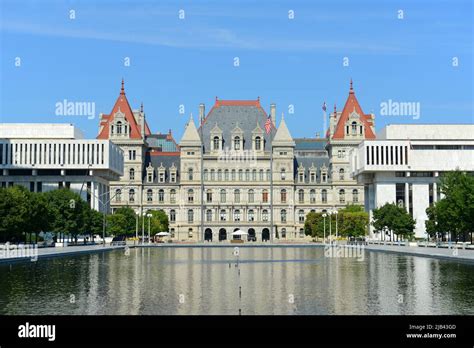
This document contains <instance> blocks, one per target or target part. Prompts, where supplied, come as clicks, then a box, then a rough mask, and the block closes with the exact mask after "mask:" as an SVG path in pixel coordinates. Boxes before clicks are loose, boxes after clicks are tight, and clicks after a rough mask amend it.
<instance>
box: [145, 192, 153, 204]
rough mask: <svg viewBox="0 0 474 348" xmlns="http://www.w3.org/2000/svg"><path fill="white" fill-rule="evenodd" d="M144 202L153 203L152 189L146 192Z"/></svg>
mask: <svg viewBox="0 0 474 348" xmlns="http://www.w3.org/2000/svg"><path fill="white" fill-rule="evenodd" d="M146 201H147V202H151V201H153V190H152V189H148V190H146Z"/></svg>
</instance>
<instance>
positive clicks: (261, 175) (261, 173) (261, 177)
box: [258, 169, 263, 181]
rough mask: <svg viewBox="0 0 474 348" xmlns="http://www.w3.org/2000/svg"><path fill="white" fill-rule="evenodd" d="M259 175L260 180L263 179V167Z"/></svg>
mask: <svg viewBox="0 0 474 348" xmlns="http://www.w3.org/2000/svg"><path fill="white" fill-rule="evenodd" d="M259 176H260V177H259V178H258V179H259V180H260V181H263V169H260V174H259Z"/></svg>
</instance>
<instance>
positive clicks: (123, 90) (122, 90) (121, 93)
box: [120, 77, 125, 95]
mask: <svg viewBox="0 0 474 348" xmlns="http://www.w3.org/2000/svg"><path fill="white" fill-rule="evenodd" d="M120 95H125V88H124V82H123V77H122V88H121V89H120Z"/></svg>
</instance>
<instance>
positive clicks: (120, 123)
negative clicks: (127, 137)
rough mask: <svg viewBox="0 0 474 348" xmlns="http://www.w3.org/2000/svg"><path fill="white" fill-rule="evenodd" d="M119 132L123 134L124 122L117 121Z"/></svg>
mask: <svg viewBox="0 0 474 348" xmlns="http://www.w3.org/2000/svg"><path fill="white" fill-rule="evenodd" d="M117 134H122V122H121V121H118V122H117Z"/></svg>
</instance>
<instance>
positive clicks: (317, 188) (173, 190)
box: [99, 83, 374, 241]
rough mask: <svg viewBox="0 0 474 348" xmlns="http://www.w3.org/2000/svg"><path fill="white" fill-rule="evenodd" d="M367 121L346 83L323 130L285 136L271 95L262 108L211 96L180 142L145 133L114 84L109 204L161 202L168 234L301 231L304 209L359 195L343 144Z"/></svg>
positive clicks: (362, 135)
mask: <svg viewBox="0 0 474 348" xmlns="http://www.w3.org/2000/svg"><path fill="white" fill-rule="evenodd" d="M373 127H374V125H373V115H366V114H364V113H363V112H362V110H361V108H360V106H359V104H358V102H357V99H356V98H355V95H354V92H353V89H352V83H351V89H350V93H349V97H348V99H347V102H346V105H345V107H344V109H343V111H342V112H337V110H335V113H334V114H332V115H331V116H330V128H329V130H328V133H327V134H326V137H325V138H293V137H292V136H291V133H290V131H289V129H288V127H287V125H286V122H285V120H284V117H283V116H282V118H281V121H280V124H279V125H278V127H277V126H276V106H275V104H272V105H271V106H270V114H269V115H267V113H266V112H265V110H264V109H263V108H262V106H261V105H260V100H259V99H257V100H219V99H217V98H216V101H215V104H214V105H213V107H212V109H211V110H210V112H209V113H208V114H207V115H206V114H205V105H204V104H201V105H200V106H199V124H198V127H197V126H196V124H195V122H194V120H193V118H192V117H191V118H190V119H189V122H188V123H187V125H186V128H185V131H184V134H183V137H182V139H181V141H180V142H179V145H178V144H177V143H176V142H175V140H174V139H173V136H172V133H171V131H169V133H168V134H151V132H150V130H149V128H148V125H147V124H146V121H145V113H144V111H143V107H141V108H140V110H132V109H131V108H130V106H129V104H128V101H127V99H126V97H125V91H124V89H123V85H122V91H121V93H120V96H119V98H118V100H117V102H116V104H115V106H114V108H113V109H112V112H111V113H110V114H109V115H102V117H101V123H100V129H99V138H104V139H105V138H106V139H110V140H112V141H113V142H114V143H115V144H117V145H119V146H120V147H121V148H122V149H123V151H124V175H123V176H122V177H121V179H120V180H119V181H116V182H112V183H111V196H112V198H113V199H112V209H116V208H118V207H122V206H130V207H132V208H133V209H135V210H136V211H137V212H141V213H144V212H146V211H147V210H150V209H161V210H163V211H165V212H166V213H167V214H168V216H169V218H170V232H171V234H172V238H174V239H176V240H198V241H203V240H213V241H217V240H224V239H226V240H229V239H231V238H232V233H233V232H234V231H235V230H237V229H241V230H243V231H245V232H247V233H248V234H249V236H248V237H249V238H255V239H256V240H258V241H261V240H268V239H271V237H272V238H279V239H291V240H295V239H296V240H300V239H303V238H305V236H304V230H303V228H304V219H305V216H306V214H307V213H309V212H310V211H317V212H320V211H325V210H333V209H341V208H343V207H344V206H345V205H346V204H349V203H355V204H363V202H364V190H363V186H360V185H358V184H357V182H356V181H354V180H353V179H352V178H351V176H350V162H349V152H350V150H351V149H353V148H356V147H357V146H358V145H359V143H360V142H361V141H362V140H364V139H371V138H373V132H374V130H373ZM346 130H347V132H346ZM272 208H273V209H272ZM272 210H273V211H272ZM272 220H273V226H274V228H273V236H270V234H271V222H272Z"/></svg>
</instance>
